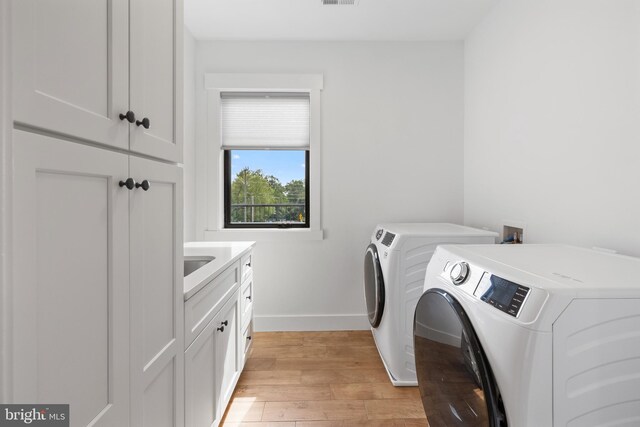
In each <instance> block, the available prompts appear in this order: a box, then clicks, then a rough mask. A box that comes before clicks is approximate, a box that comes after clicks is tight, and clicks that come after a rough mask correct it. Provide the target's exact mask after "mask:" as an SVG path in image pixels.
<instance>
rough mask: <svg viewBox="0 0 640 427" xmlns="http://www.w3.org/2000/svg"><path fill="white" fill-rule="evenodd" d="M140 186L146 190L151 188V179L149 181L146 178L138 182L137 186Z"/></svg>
mask: <svg viewBox="0 0 640 427" xmlns="http://www.w3.org/2000/svg"><path fill="white" fill-rule="evenodd" d="M140 187H142V189H143V190H144V191H147V190H148V189H149V188H151V184H149V181H147V180H146V179H145V180H144V181H142V182H136V188H140Z"/></svg>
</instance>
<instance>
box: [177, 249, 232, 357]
mask: <svg viewBox="0 0 640 427" xmlns="http://www.w3.org/2000/svg"><path fill="white" fill-rule="evenodd" d="M239 276H240V264H239V263H238V262H236V263H235V264H233V265H232V266H230V267H229V268H227V269H226V270H225V271H223V272H222V274H220V275H219V276H218V277H216V278H215V279H213V280H212V281H211V282H209V283H208V284H207V285H205V287H203V288H202V289H200V290H199V291H198V292H197V293H196V294H195V295H194V296H192V297H191V298H190V299H188V300H187V302H185V305H184V328H185V331H184V346H185V348H187V347H189V345H191V343H192V342H193V340H194V339H195V338H196V337H197V336H198V334H199V333H200V332H201V331H202V330H203V329H204V328H205V326H207V323H209V321H210V320H211V319H213V317H214V316H215V315H216V313H217V312H218V311H219V310H220V308H221V307H222V304H223V303H224V302H225V301H226V300H227V299H228V298H229V297H230V296H231V295H232V294H233V292H234V291H235V290H236V289H238V283H239V281H238V279H239Z"/></svg>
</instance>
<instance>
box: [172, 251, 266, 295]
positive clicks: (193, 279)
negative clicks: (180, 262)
mask: <svg viewBox="0 0 640 427" xmlns="http://www.w3.org/2000/svg"><path fill="white" fill-rule="evenodd" d="M255 243H256V242H188V243H185V244H184V256H185V257H190V256H213V257H215V259H214V260H213V261H211V262H210V263H208V264H206V265H205V266H204V267H202V268H199V269H198V270H196V271H194V272H193V273H191V274H190V275H188V276H187V277H185V278H184V300H185V301H186V300H188V299H189V298H191V297H192V296H193V295H195V293H196V292H198V291H199V290H200V289H202V288H203V287H204V286H205V285H206V284H207V283H209V282H210V281H211V280H213V279H214V278H215V277H216V276H217V275H219V274H220V273H222V272H223V271H224V270H225V269H226V268H227V267H229V266H230V265H231V264H233V263H234V262H235V261H237V260H238V259H239V258H240V257H241V256H242V255H244V254H245V253H247V252H249V250H250V249H251V248H252V247H253V245H255Z"/></svg>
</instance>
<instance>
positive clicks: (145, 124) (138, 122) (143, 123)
mask: <svg viewBox="0 0 640 427" xmlns="http://www.w3.org/2000/svg"><path fill="white" fill-rule="evenodd" d="M136 126H142V127H143V128H145V129H149V126H151V122H150V121H149V119H148V118H146V117H145V118H144V119H142V120H136Z"/></svg>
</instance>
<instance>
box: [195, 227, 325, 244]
mask: <svg viewBox="0 0 640 427" xmlns="http://www.w3.org/2000/svg"><path fill="white" fill-rule="evenodd" d="M204 238H205V240H207V241H209V240H210V241H218V242H232V241H257V242H260V241H263V242H293V241H304V240H323V239H324V230H310V229H295V228H287V229H275V228H274V229H265V228H262V229H260V228H252V229H233V230H231V229H226V230H205V232H204Z"/></svg>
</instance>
